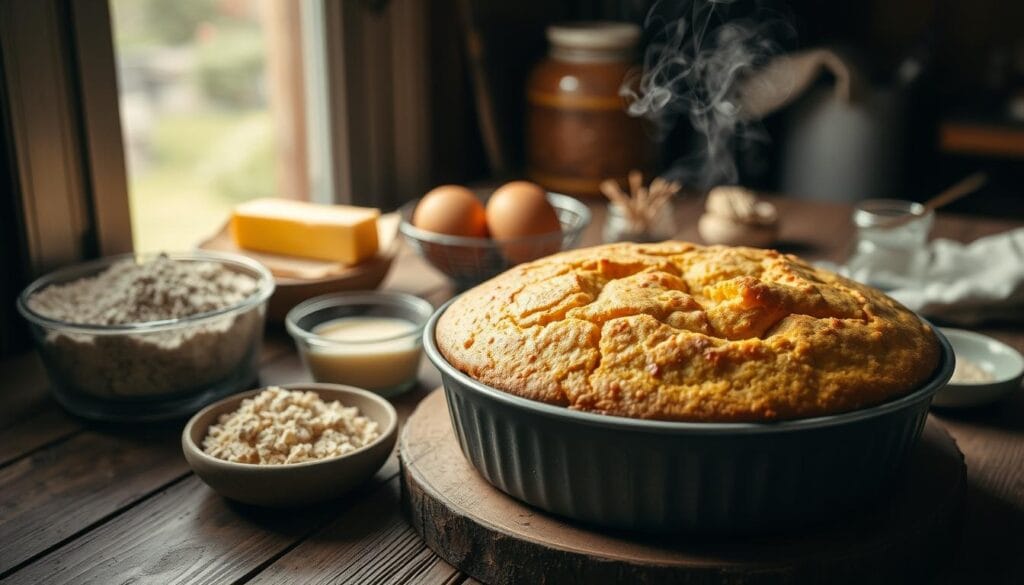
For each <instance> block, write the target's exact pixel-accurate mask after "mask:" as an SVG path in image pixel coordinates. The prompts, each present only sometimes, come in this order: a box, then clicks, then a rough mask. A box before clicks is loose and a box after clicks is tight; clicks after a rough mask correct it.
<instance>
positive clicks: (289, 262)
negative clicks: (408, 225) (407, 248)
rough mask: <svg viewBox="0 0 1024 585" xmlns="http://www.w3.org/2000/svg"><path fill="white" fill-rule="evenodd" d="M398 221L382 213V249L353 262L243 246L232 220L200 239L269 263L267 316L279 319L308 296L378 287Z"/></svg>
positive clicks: (394, 246)
mask: <svg viewBox="0 0 1024 585" xmlns="http://www.w3.org/2000/svg"><path fill="white" fill-rule="evenodd" d="M399 221H400V217H399V215H398V214H397V213H386V214H384V215H382V216H380V218H379V219H378V221H377V230H378V232H377V234H378V241H379V252H377V255H376V256H374V257H373V258H369V259H367V260H366V261H364V262H361V263H359V264H356V265H353V266H346V265H344V264H341V263H339V262H329V261H324V260H311V259H308V258H296V257H292V256H281V255H278V254H268V253H265V252H253V251H252V250H243V249H241V248H239V247H238V246H236V245H235V242H234V240H233V239H232V238H231V232H230V230H229V224H224V226H223V227H222V228H221V230H220V231H219V232H217V233H216V234H215V235H213V236H211V237H210V238H209V239H207V240H205V241H203V242H201V243H200V244H199V248H200V249H202V250H212V251H214V252H232V253H235V254H242V255H244V256H248V257H249V258H252V259H253V260H255V261H257V262H259V263H261V264H263V265H264V266H266V267H267V270H269V271H270V273H271V274H273V275H274V282H275V284H276V288H275V289H274V294H273V295H272V296H271V297H270V303H269V307H268V308H267V319H268V320H270V321H271V322H275V323H280V322H282V321H284V317H285V315H286V314H287V313H288V311H289V310H291V308H292V307H294V306H295V305H297V304H299V303H301V302H302V301H304V300H306V299H311V298H313V297H316V296H320V295H323V294H327V293H333V292H341V291H347V290H370V289H375V288H377V286H378V285H380V283H381V281H383V280H384V277H385V276H387V274H388V270H390V268H391V263H392V261H393V260H394V258H395V255H396V254H397V253H398V247H399V240H398V223H399Z"/></svg>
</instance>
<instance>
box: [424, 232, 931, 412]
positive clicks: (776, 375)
mask: <svg viewBox="0 0 1024 585" xmlns="http://www.w3.org/2000/svg"><path fill="white" fill-rule="evenodd" d="M436 338H437V343H438V346H439V348H440V350H441V353H442V354H444V356H445V358H447V360H448V361H449V362H450V363H451V364H452V365H454V366H455V367H456V368H458V369H460V370H462V371H463V372H465V373H466V374H468V375H469V376H471V377H473V378H476V379H477V380H479V381H481V382H483V383H485V384H487V385H489V386H493V387H495V388H498V389H499V390H503V391H506V392H510V393H512V394H517V395H519V396H523V397H526V398H531V399H534V400H540V401H543V402H548V403H551V404H559V405H564V406H568V407H571V408H574V409H579V410H586V411H594V412H601V413H606V414H615V415H622V416H629V417H636V418H650V419H665V420H679V421H766V420H779V419H793V418H803V417H812V416H819V415H826V414H835V413H840V412H844V411H849V410H854V409H858V408H862V407H865V406H869V405H873V404H877V403H880V402H883V401H885V400H888V399H891V398H894V397H897V396H900V395H903V394H907V393H908V392H909V391H911V390H912V389H914V388H915V387H918V386H919V385H920V384H921V383H922V382H924V381H925V380H926V379H927V378H928V377H929V376H930V375H931V374H932V372H933V371H934V370H935V368H936V366H937V365H938V360H939V345H938V341H937V340H936V338H935V335H934V333H933V332H932V330H931V328H930V327H929V326H928V325H927V324H925V323H923V322H922V321H921V320H919V319H918V318H917V317H916V316H915V315H914V314H913V313H911V312H910V311H908V310H907V309H906V308H904V307H903V306H902V305H900V304H899V303H897V302H896V301H894V300H892V299H890V298H889V297H887V296H885V295H884V294H882V293H881V292H879V291H877V290H875V289H872V288H869V287H866V286H863V285H861V284H858V283H856V282H853V281H851V280H848V279H846V278H843V277H841V276H838V275H836V274H833V273H831V272H828V271H825V270H821V269H818V268H815V267H812V266H811V265H809V264H807V263H806V262H804V261H802V260H800V259H799V258H797V257H795V256H792V255H787V254H782V253H779V252H776V251H773V250H759V249H754V248H730V247H724V246H711V247H703V246H697V245H694V244H689V243H684V242H663V243H659V244H609V245H605V246H597V247H593V248H587V249H582V250H574V251H571V252H564V253H561V254H556V255H554V256H549V257H547V258H542V259H540V260H537V261H535V262H531V263H528V264H522V265H519V266H517V267H515V268H512V269H511V270H509V271H507V272H505V273H503V274H501V275H499V276H497V277H496V278H494V279H492V280H490V281H488V282H485V283H483V284H481V285H480V286H477V287H476V288H474V289H472V290H470V291H469V292H467V293H466V294H464V295H463V296H462V297H460V298H459V299H458V300H456V301H455V302H454V303H453V304H452V305H451V306H450V307H449V308H448V310H446V311H445V312H444V314H443V315H442V316H441V318H440V320H439V322H438V326H437V333H436Z"/></svg>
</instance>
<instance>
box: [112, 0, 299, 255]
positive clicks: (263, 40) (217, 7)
mask: <svg viewBox="0 0 1024 585" xmlns="http://www.w3.org/2000/svg"><path fill="white" fill-rule="evenodd" d="M289 4H293V3H291V2H277V1H276V0H264V1H261V0H112V3H111V7H112V13H113V25H114V36H115V51H116V54H117V61H118V75H119V81H120V94H121V95H120V98H121V99H120V102H121V118H122V126H123V128H124V139H125V149H126V152H127V157H128V161H127V162H128V173H129V194H130V204H131V210H132V228H133V232H134V238H135V249H136V250H137V251H142V252H149V251H156V250H180V249H188V248H191V247H194V246H195V245H196V244H197V243H198V242H200V241H201V240H203V239H205V238H207V237H209V236H211V235H213V234H214V233H216V232H217V231H218V230H219V229H220V228H221V226H222V225H223V224H224V222H225V221H226V218H227V216H228V213H229V211H230V209H231V207H232V206H233V205H234V204H236V203H238V202H240V201H244V200H246V199H251V198H255V197H266V196H274V195H289V196H300V197H301V196H304V195H305V194H304V193H295V192H292V193H287V194H285V193H280V192H279V191H280V190H281V186H280V185H281V180H282V176H281V175H282V174H288V173H297V172H301V173H305V168H304V164H303V161H302V160H301V158H296V157H295V156H293V155H294V153H289V152H285V149H283V148H282V146H281V145H282V143H283V142H287V143H288V144H294V143H295V141H296V140H295V137H294V136H289V137H283V136H281V135H280V133H281V131H280V130H279V129H280V128H288V127H292V126H294V124H292V122H294V121H295V115H296V113H297V112H295V111H294V110H295V109H296V108H301V107H302V106H301V104H302V102H303V101H302V99H301V95H300V96H299V99H295V98H296V96H295V95H294V92H299V93H300V94H301V90H302V88H301V85H302V84H301V82H300V83H293V82H294V78H289V77H287V76H282V75H280V72H281V71H293V69H291V68H292V67H294V66H295V65H298V70H299V71H301V70H302V69H301V63H295V62H294V60H296V59H298V58H299V57H298V55H299V52H298V51H294V50H287V49H288V48H289V47H290V46H291V47H294V46H297V45H288V43H289V42H291V41H295V42H296V43H297V30H292V29H291V28H290V27H289V25H288V24H287V23H288V22H293V23H294V25H295V26H296V27H297V23H298V18H297V14H296V15H295V18H294V19H292V20H291V21H289V20H288V19H282V18H280V14H279V12H280V11H281V10H282V7H284V9H287V5H289ZM294 4H297V3H294ZM275 5H276V6H275ZM282 27H283V28H282ZM273 51H278V52H279V53H280V54H272V52H273ZM275 72H277V73H278V74H276V75H275ZM289 81H291V83H290V82H289ZM275 84H276V85H275ZM283 84H284V85H283ZM293 86H298V87H293ZM282 90H284V91H285V92H288V91H291V92H293V94H292V95H291V96H290V98H291V99H282V98H281V97H280V94H281V91H282ZM275 95H277V96H278V97H277V98H275V97H274V96H275ZM274 104H277V107H276V108H275V107H273V106H274ZM282 108H284V109H285V110H286V111H282ZM298 114H301V112H298ZM300 121H301V120H300ZM299 125H301V124H299ZM289 167H292V168H289Z"/></svg>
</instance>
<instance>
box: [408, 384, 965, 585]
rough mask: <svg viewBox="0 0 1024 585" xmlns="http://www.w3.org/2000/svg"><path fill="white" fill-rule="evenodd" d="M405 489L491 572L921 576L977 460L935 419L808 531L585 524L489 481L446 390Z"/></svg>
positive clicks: (683, 577)
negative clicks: (902, 470) (886, 478)
mask: <svg viewBox="0 0 1024 585" xmlns="http://www.w3.org/2000/svg"><path fill="white" fill-rule="evenodd" d="M399 452H400V455H401V461H402V485H403V489H402V500H403V505H404V506H405V509H406V511H407V513H408V516H409V520H410V522H411V523H412V525H413V527H414V528H415V529H416V531H417V532H418V533H419V534H420V536H421V537H422V538H423V539H424V541H425V542H426V544H427V546H429V547H430V548H431V549H432V550H433V551H434V552H435V553H437V554H438V555H439V556H441V557H442V558H444V559H445V560H446V561H448V562H449V563H451V564H452V565H454V566H456V567H458V568H459V569H461V570H463V571H465V572H466V573H468V574H470V575H472V576H473V577H474V578H476V579H479V580H480V581H483V582H484V583H492V584H502V583H559V584H561V583H588V584H589V583H659V584H660V583H687V584H715V583H723V584H725V583H729V584H738V583H743V584H760V583H773V584H778V583H787V584H796V583H814V584H817V583H829V584H836V583H851V584H852V583H913V582H918V581H925V582H927V581H928V580H929V578H930V577H931V576H933V575H934V574H935V572H936V571H937V570H939V569H940V568H941V566H942V565H943V564H944V563H945V562H947V561H948V559H949V558H950V556H951V553H952V552H953V551H954V550H955V547H956V542H957V537H958V534H959V524H960V522H959V520H960V514H961V511H962V502H963V495H964V490H965V484H966V467H965V465H964V460H963V456H962V455H961V453H960V451H959V450H958V449H957V447H956V443H955V442H954V441H953V440H952V439H951V438H950V436H949V435H948V434H947V433H946V431H945V430H943V428H942V427H941V426H940V425H939V424H938V423H936V422H934V421H933V420H931V419H929V421H928V424H927V425H926V427H925V429H924V434H923V435H922V438H921V441H920V443H919V445H918V447H917V449H916V451H915V452H914V454H913V456H912V459H911V461H910V463H909V468H908V473H907V474H906V476H905V477H904V478H903V479H901V480H900V481H899V483H898V484H897V485H896V486H894V489H893V490H892V492H891V496H890V498H889V499H887V500H886V501H882V502H878V503H877V504H876V505H875V506H874V507H873V508H871V509H868V510H865V511H864V513H863V514H860V515H858V516H857V517H855V518H848V519H845V520H841V521H832V522H831V523H825V524H823V525H822V526H821V527H820V528H815V529H810V530H803V531H801V532H798V533H781V534H775V535H763V536H757V537H730V538H723V537H717V538H708V537H701V536H694V535H690V536H687V535H680V536H646V535H640V534H633V533H624V532H614V531H608V530H604V529H600V528H593V527H588V526H584V525H581V524H578V523H575V522H572V521H569V520H566V519H562V518H558V517H554V516H551V515H548V514H547V513H545V512H542V511H540V510H538V509H536V508H532V507H530V506H528V505H526V504H524V503H522V502H519V501H518V500H515V499H513V498H511V497H510V496H508V495H506V494H504V493H503V492H501V491H499V490H497V489H496V488H494V487H492V486H491V485H490V484H488V483H487V482H486V481H485V480H484V479H483V478H482V477H481V476H480V475H479V474H477V472H476V471H475V470H474V469H473V467H472V466H471V465H470V463H469V462H468V461H467V460H466V459H465V458H464V457H463V455H462V452H461V450H460V449H459V445H458V442H457V441H456V438H455V435H454V433H453V432H452V426H451V421H450V419H449V415H448V409H447V406H446V403H445V399H444V393H443V391H437V392H434V393H433V394H431V395H430V396H428V397H427V398H425V399H424V400H423V401H422V402H421V403H420V405H419V407H418V408H417V410H416V412H414V413H413V414H412V416H411V417H410V418H409V420H408V421H407V422H406V423H405V428H404V430H403V431H402V434H401V437H400V439H399Z"/></svg>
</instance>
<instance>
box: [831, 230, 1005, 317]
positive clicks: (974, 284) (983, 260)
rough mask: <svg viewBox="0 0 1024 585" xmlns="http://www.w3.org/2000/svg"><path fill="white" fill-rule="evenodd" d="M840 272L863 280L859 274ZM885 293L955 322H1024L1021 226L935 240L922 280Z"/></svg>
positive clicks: (914, 280) (905, 283)
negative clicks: (964, 239)
mask: <svg viewBox="0 0 1024 585" xmlns="http://www.w3.org/2000/svg"><path fill="white" fill-rule="evenodd" d="M839 271H840V272H841V273H844V272H845V273H846V274H845V275H846V276H848V277H850V278H853V279H854V280H860V281H862V282H863V279H864V276H865V275H863V274H860V275H859V274H849V273H848V272H849V271H846V270H843V269H842V268H840V270H839ZM886 294H888V295H889V296H891V297H893V298H894V299H896V300H897V301H899V302H901V303H903V304H904V305H905V306H906V307H907V308H908V309H910V310H912V311H917V312H918V313H921V314H923V315H925V316H928V317H935V318H937V319H941V320H943V321H947V322H950V323H955V324H959V325H976V324H978V323H981V322H983V321H990V320H996V319H999V320H1011V321H1016V322H1021V321H1024V228H1019V229H1016V230H1011V231H1008V232H1003V233H1000V234H995V235H992V236H988V237H984V238H979V239H977V240H975V241H973V242H971V243H970V244H961V243H959V242H954V241H952V240H945V239H937V240H934V241H933V242H932V243H931V244H929V246H928V262H927V264H926V267H925V269H924V271H923V273H922V274H921V277H920V279H910V278H905V279H903V282H899V283H898V284H897V286H896V287H895V288H892V289H890V290H887V291H886Z"/></svg>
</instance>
